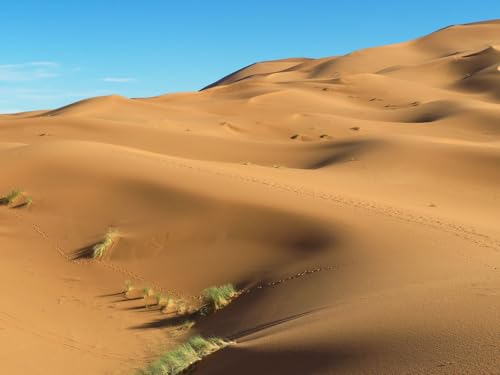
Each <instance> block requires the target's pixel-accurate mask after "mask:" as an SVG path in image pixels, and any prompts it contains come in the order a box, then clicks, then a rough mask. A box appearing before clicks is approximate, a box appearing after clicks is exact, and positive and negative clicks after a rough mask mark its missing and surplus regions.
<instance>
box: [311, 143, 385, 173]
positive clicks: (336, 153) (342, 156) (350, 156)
mask: <svg viewBox="0 0 500 375" xmlns="http://www.w3.org/2000/svg"><path fill="white" fill-rule="evenodd" d="M380 143H381V142H379V141H375V140H371V139H370V140H366V139H364V140H356V141H348V142H335V143H333V144H329V145H327V146H325V147H326V150H321V153H322V154H323V155H322V156H321V157H316V158H314V160H312V161H310V162H309V163H306V164H305V165H304V169H320V168H324V167H328V166H332V165H335V164H339V163H345V162H349V161H353V160H355V159H356V158H358V157H359V156H361V155H364V154H365V153H367V152H369V151H371V150H373V149H375V148H376V147H378V146H379V145H380Z"/></svg>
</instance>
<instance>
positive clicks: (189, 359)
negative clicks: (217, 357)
mask: <svg viewBox="0 0 500 375" xmlns="http://www.w3.org/2000/svg"><path fill="white" fill-rule="evenodd" d="M229 344H230V342H228V341H225V340H223V339H221V338H217V337H210V338H204V337H202V336H195V337H192V338H191V339H189V341H188V342H186V343H184V344H181V345H179V346H177V347H175V348H174V349H172V350H170V351H168V352H166V353H163V354H162V355H161V356H160V358H158V359H157V360H156V361H154V362H152V363H151V364H149V365H148V366H147V367H146V368H145V369H142V370H139V371H138V375H177V374H182V373H183V372H184V371H186V370H187V369H188V368H189V367H191V366H192V365H193V364H194V363H196V362H198V361H201V360H202V359H203V358H204V357H206V356H208V355H210V354H212V353H214V352H216V351H217V350H220V349H222V348H224V347H226V346H227V345H229Z"/></svg>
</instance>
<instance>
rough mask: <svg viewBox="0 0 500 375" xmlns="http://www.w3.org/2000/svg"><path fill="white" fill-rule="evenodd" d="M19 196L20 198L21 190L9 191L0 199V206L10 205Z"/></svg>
mask: <svg viewBox="0 0 500 375" xmlns="http://www.w3.org/2000/svg"><path fill="white" fill-rule="evenodd" d="M20 196H21V190H19V189H14V190H11V191H10V192H9V193H8V194H7V195H5V196H4V197H2V198H0V204H2V205H5V206H7V205H9V204H12V203H13V202H14V201H15V200H16V199H17V198H19V197H20Z"/></svg>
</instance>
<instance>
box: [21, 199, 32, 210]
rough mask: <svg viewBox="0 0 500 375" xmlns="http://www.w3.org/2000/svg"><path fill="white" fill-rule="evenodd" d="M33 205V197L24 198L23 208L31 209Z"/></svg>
mask: <svg viewBox="0 0 500 375" xmlns="http://www.w3.org/2000/svg"><path fill="white" fill-rule="evenodd" d="M32 204H33V198H31V197H26V198H24V202H23V207H26V208H30V207H31V205H32Z"/></svg>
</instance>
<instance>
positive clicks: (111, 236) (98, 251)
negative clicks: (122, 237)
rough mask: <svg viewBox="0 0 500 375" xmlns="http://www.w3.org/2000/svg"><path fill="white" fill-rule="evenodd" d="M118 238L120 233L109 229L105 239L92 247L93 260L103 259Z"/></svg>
mask: <svg viewBox="0 0 500 375" xmlns="http://www.w3.org/2000/svg"><path fill="white" fill-rule="evenodd" d="M117 236H118V232H117V231H116V230H114V229H108V231H107V232H106V235H105V236H104V239H103V240H102V241H101V242H99V243H96V244H95V245H94V246H93V247H92V258H94V259H101V258H102V257H103V256H104V253H105V252H106V251H107V250H109V248H110V247H111V246H112V245H113V243H114V242H115V240H116V237H117Z"/></svg>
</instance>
